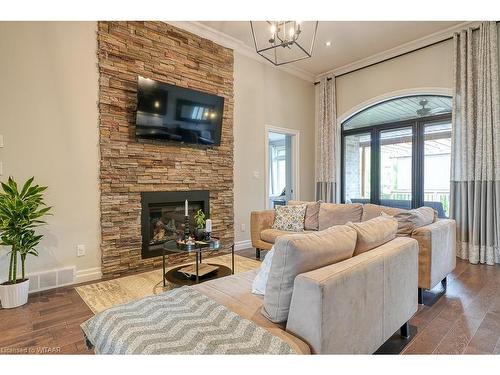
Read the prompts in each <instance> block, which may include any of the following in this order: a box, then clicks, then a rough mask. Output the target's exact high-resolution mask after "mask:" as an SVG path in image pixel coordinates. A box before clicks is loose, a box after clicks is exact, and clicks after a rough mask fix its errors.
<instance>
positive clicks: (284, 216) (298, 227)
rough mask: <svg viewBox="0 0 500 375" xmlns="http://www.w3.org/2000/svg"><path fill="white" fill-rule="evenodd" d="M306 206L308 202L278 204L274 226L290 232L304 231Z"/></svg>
mask: <svg viewBox="0 0 500 375" xmlns="http://www.w3.org/2000/svg"><path fill="white" fill-rule="evenodd" d="M306 208H307V205H306V204H297V205H295V206H277V207H276V213H275V216H274V223H273V227H272V228H273V229H279V230H287V231H290V232H303V231H304V217H305V215H306Z"/></svg>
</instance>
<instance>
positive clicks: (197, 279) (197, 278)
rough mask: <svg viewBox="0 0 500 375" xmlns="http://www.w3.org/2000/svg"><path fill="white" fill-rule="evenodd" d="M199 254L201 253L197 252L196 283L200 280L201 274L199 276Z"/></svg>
mask: <svg viewBox="0 0 500 375" xmlns="http://www.w3.org/2000/svg"><path fill="white" fill-rule="evenodd" d="M198 255H199V254H198V252H196V284H198V281H199V276H198ZM200 258H201V257H200Z"/></svg>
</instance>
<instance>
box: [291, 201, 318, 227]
mask: <svg viewBox="0 0 500 375" xmlns="http://www.w3.org/2000/svg"><path fill="white" fill-rule="evenodd" d="M321 203H322V201H317V202H304V201H289V202H288V204H289V205H290V206H295V205H297V204H307V207H306V217H305V219H304V229H305V230H318V228H319V207H320V205H321Z"/></svg>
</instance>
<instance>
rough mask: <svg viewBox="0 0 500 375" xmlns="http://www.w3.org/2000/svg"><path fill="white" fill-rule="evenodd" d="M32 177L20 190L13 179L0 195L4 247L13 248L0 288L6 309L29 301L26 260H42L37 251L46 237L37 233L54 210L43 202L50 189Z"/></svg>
mask: <svg viewBox="0 0 500 375" xmlns="http://www.w3.org/2000/svg"><path fill="white" fill-rule="evenodd" d="M33 180H34V177H31V178H30V179H29V180H28V181H26V183H25V184H24V185H23V187H22V189H21V190H19V189H18V187H17V183H16V182H15V181H14V179H13V178H12V177H9V179H8V181H7V183H3V182H2V191H1V192H0V245H3V246H9V247H10V251H9V254H10V262H9V277H8V280H7V281H6V282H4V283H2V284H0V301H1V303H2V307H3V308H13V307H17V306H21V305H24V304H25V303H26V302H27V301H28V290H29V279H27V278H26V258H27V256H28V255H35V256H38V251H37V250H36V249H35V247H36V246H37V245H38V244H39V243H40V240H41V239H42V237H43V236H42V235H40V234H37V233H36V231H35V229H36V228H37V227H38V226H40V225H42V224H45V222H44V221H42V220H40V219H41V218H42V217H43V216H44V215H47V214H48V212H49V211H50V209H51V207H47V205H46V204H45V203H44V201H43V194H42V193H43V192H44V191H45V189H47V187H46V186H39V185H34V184H33ZM18 259H20V261H21V278H18V273H17V272H18Z"/></svg>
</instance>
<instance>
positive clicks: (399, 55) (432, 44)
mask: <svg viewBox="0 0 500 375" xmlns="http://www.w3.org/2000/svg"><path fill="white" fill-rule="evenodd" d="M499 22H500V21H496V23H499ZM478 29H479V26H477V27H473V28H472V30H478ZM451 39H453V36H450V37H448V38H446V39H442V40H438V41H437V42H434V43H431V44H427V45H425V46H422V47H418V48H415V49H412V50H410V51H406V52H402V53H400V54H398V55H395V56H392V57H387V58H386V59H383V60H380V61H377V62H374V63H371V64H369V65H366V66H363V67H360V68H357V69H354V70H351V71H349V72H345V73H342V74H339V75H338V76H335V78H338V77H342V76H345V75H347V74H351V73H354V72H357V71H358V70H361V69H365V68H369V67H371V66H374V65H377V64H381V63H383V62H386V61H389V60H392V59H396V58H398V57H401V56H404V55H408V54H410V53H413V52H417V51H420V50H421V49H424V48H427V47H432V46H435V45H436V44H440V43H443V42H446V41H448V40H451ZM331 79H332V78H331V77H329V78H327V79H326V80H327V81H330V80H331ZM318 84H319V81H316V82H314V85H315V86H316V85H318Z"/></svg>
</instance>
